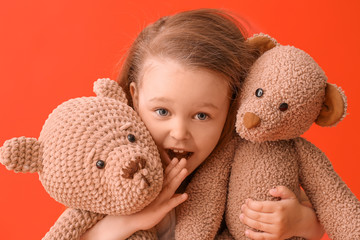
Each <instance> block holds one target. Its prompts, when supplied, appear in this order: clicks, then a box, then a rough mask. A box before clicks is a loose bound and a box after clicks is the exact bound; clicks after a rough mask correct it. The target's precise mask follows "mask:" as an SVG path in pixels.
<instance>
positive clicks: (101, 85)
mask: <svg viewBox="0 0 360 240" xmlns="http://www.w3.org/2000/svg"><path fill="white" fill-rule="evenodd" d="M94 93H95V94H96V95H97V96H99V97H108V98H114V99H116V100H119V101H121V102H124V103H125V104H127V102H128V101H127V99H126V95H125V92H124V90H123V89H122V88H121V87H120V85H119V84H118V83H117V82H115V81H113V80H110V79H109V78H100V79H98V80H97V81H96V82H94Z"/></svg>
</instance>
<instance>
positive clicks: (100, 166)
mask: <svg viewBox="0 0 360 240" xmlns="http://www.w3.org/2000/svg"><path fill="white" fill-rule="evenodd" d="M96 167H97V168H98V169H103V168H104V167H105V162H104V161H103V160H98V161H97V162H96Z"/></svg>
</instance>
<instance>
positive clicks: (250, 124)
mask: <svg viewBox="0 0 360 240" xmlns="http://www.w3.org/2000/svg"><path fill="white" fill-rule="evenodd" d="M260 122H261V119H260V118H259V117H258V116H257V115H256V114H254V113H251V112H247V113H245V115H244V126H245V127H246V128H247V129H251V128H254V127H256V126H258V125H259V124H260Z"/></svg>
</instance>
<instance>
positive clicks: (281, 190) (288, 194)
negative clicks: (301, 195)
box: [269, 186, 296, 199]
mask: <svg viewBox="0 0 360 240" xmlns="http://www.w3.org/2000/svg"><path fill="white" fill-rule="evenodd" d="M269 193H270V194H271V195H272V196H274V197H280V198H281V199H293V198H296V195H295V193H294V192H293V191H291V190H290V189H289V188H287V187H285V186H277V187H276V188H273V189H270V191H269Z"/></svg>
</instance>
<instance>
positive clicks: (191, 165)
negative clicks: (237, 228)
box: [82, 9, 323, 240]
mask: <svg viewBox="0 0 360 240" xmlns="http://www.w3.org/2000/svg"><path fill="white" fill-rule="evenodd" d="M240 29H241V26H240V24H239V23H238V22H237V21H236V20H235V19H234V18H233V17H231V15H229V14H227V13H226V12H223V11H220V10H212V9H201V10H193V11H187V12H181V13H178V14H175V15H173V16H169V17H163V18H161V19H159V20H158V21H156V22H155V23H153V24H150V25H149V26H147V27H146V28H145V29H144V30H143V31H142V32H141V33H140V34H139V36H138V37H137V39H136V40H135V42H134V43H133V45H132V47H131V48H130V50H129V52H128V55H127V58H126V60H125V62H124V64H123V68H122V71H121V73H120V75H119V79H118V81H119V83H120V85H121V86H122V87H123V89H124V90H125V92H127V97H128V100H129V104H130V105H131V106H133V107H134V109H135V110H136V111H137V112H138V114H139V115H140V117H141V118H142V120H143V121H144V123H145V125H146V126H147V128H148V129H149V131H150V133H151V135H152V137H153V139H154V141H155V143H156V145H157V147H158V149H159V152H160V155H161V159H162V162H163V166H164V169H165V171H164V175H165V180H164V185H163V189H162V192H161V193H160V195H159V196H158V197H157V198H156V199H155V200H154V201H153V202H152V203H151V204H150V205H149V206H148V207H146V208H145V209H143V210H142V211H140V212H138V213H136V214H133V215H129V216H107V217H105V218H104V219H103V220H101V221H100V222H98V223H97V224H96V225H95V226H94V227H93V228H91V229H90V230H89V231H87V233H85V234H84V236H83V238H82V239H102V240H104V239H126V238H127V237H129V236H131V235H132V234H133V233H135V232H136V231H138V230H147V229H150V228H152V227H156V229H157V232H158V236H159V239H175V237H174V229H175V225H176V216H175V211H174V209H175V207H177V206H178V205H179V204H181V203H183V202H184V201H186V200H187V198H188V195H187V193H175V192H176V191H177V190H178V191H179V189H183V188H179V187H180V185H186V184H188V183H189V182H191V176H192V175H190V174H191V173H193V172H194V171H196V169H197V168H198V167H199V166H200V164H202V163H203V162H204V161H206V160H207V159H209V160H211V158H210V157H209V156H210V155H211V153H212V152H214V151H215V150H218V149H220V148H221V147H223V146H224V145H225V144H226V143H228V142H229V141H230V140H231V138H232V137H233V134H234V126H235V124H234V121H235V116H236V110H237V108H238V102H237V93H238V91H239V88H240V87H241V83H242V81H243V79H244V77H245V76H246V73H247V70H248V69H249V67H250V66H251V64H252V63H253V62H254V61H255V59H256V58H257V57H258V52H257V51H256V50H255V49H253V48H251V47H250V46H249V45H248V44H247V43H246V41H245V37H244V35H243V33H242V31H241V30H240ZM184 180H185V181H184ZM270 193H271V194H272V195H273V196H277V197H281V198H282V200H281V201H277V202H256V201H249V202H248V203H247V204H244V206H243V214H241V216H240V213H239V217H240V218H241V220H242V221H243V222H244V223H245V224H247V225H248V226H249V227H253V228H255V229H258V230H261V231H262V232H254V231H250V230H247V231H246V233H245V234H246V235H247V237H249V238H252V239H284V238H288V237H291V236H301V237H304V238H309V239H320V238H321V236H322V234H323V230H322V227H321V226H320V224H319V223H318V221H317V219H316V216H315V213H314V211H313V209H311V208H309V207H307V206H305V205H302V204H300V203H299V201H298V200H297V199H296V197H294V194H293V193H292V192H291V191H289V190H288V189H286V188H285V187H278V188H277V191H270ZM224 197H226V196H224ZM239 204H240V203H239ZM263 209H266V211H264V210H263ZM265 215H267V216H270V219H271V222H262V221H261V219H264V218H261V216H265ZM254 216H257V217H254ZM266 219H269V217H268V218H266ZM214 237H215V236H214Z"/></svg>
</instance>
